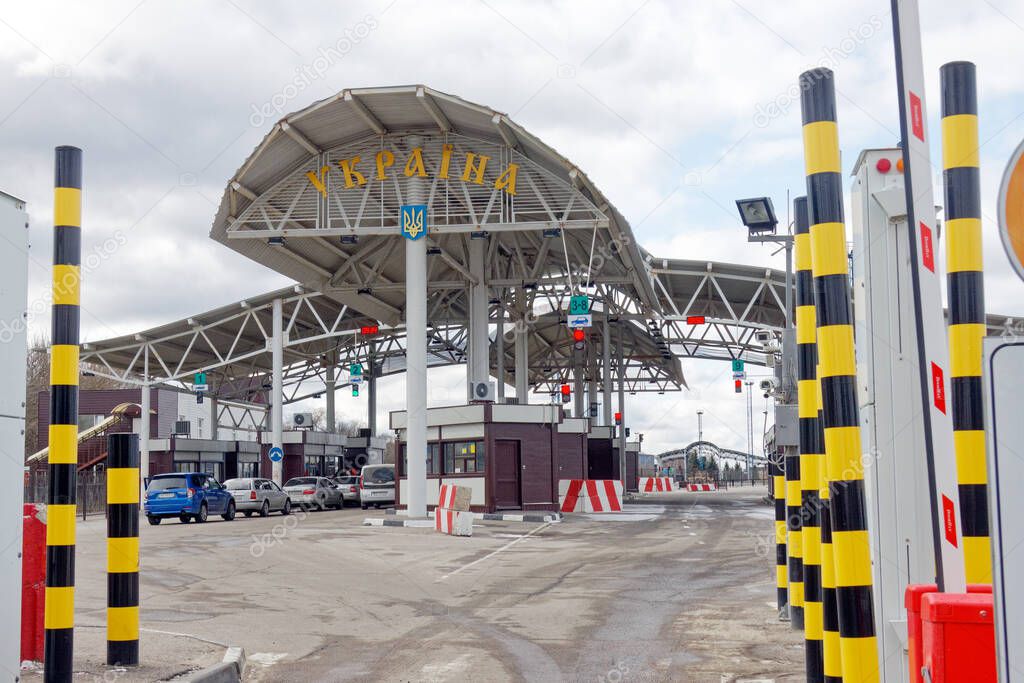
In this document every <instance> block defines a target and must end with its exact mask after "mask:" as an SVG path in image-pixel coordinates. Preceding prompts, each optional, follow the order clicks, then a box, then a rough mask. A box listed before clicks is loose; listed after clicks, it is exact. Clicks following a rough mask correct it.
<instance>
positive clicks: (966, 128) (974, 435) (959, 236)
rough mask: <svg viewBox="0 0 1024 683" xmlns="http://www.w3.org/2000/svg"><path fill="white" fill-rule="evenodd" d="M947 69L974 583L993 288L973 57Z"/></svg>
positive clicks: (964, 478)
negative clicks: (986, 266)
mask: <svg viewBox="0 0 1024 683" xmlns="http://www.w3.org/2000/svg"><path fill="white" fill-rule="evenodd" d="M940 72H941V77H942V78H941V81H942V169H943V170H942V175H943V180H944V181H945V183H944V184H945V195H946V196H945V206H946V230H945V235H946V273H947V275H946V283H947V290H948V292H949V358H950V377H951V383H952V386H951V399H952V405H953V444H954V447H955V449H956V465H957V467H956V470H957V484H958V488H959V493H960V517H961V520H962V524H963V543H964V568H965V570H966V575H967V582H968V583H992V559H991V554H990V553H991V545H990V540H989V529H988V502H987V501H988V474H987V471H986V469H985V468H986V466H985V431H984V429H985V425H984V420H983V417H982V400H981V398H982V393H981V340H982V339H983V338H984V337H985V294H984V285H983V281H982V255H981V184H980V183H981V180H980V177H979V176H980V168H979V161H978V94H977V86H976V75H975V68H974V65H973V64H971V63H970V62H950V63H949V64H946V65H944V66H943V67H942V69H941V70H940Z"/></svg>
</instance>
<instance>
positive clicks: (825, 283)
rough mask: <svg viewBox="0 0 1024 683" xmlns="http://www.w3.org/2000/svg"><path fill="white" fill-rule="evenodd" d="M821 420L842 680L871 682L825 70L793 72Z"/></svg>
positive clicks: (867, 588)
mask: <svg viewBox="0 0 1024 683" xmlns="http://www.w3.org/2000/svg"><path fill="white" fill-rule="evenodd" d="M800 110H801V114H802V120H803V138H804V163H805V169H806V173H807V199H808V210H809V211H810V224H811V260H812V269H813V274H814V294H815V297H814V303H815V309H816V311H815V312H816V316H817V325H818V362H819V368H820V375H819V376H820V381H821V394H822V408H823V409H822V419H823V420H824V431H825V454H826V458H825V459H826V471H827V477H828V479H829V487H830V488H829V494H830V500H831V506H832V507H831V515H830V517H831V522H832V548H833V553H834V555H835V560H836V566H835V569H836V601H837V604H838V616H839V649H840V656H841V658H842V666H843V679H844V680H850V681H857V682H858V683H873V682H874V681H878V680H879V667H878V651H877V640H876V635H875V620H874V605H873V602H872V582H873V579H872V574H871V571H872V570H871V546H870V541H869V538H868V526H867V506H866V503H865V492H864V466H863V463H862V460H861V457H862V454H861V441H860V423H859V420H860V418H859V414H858V413H859V411H858V406H857V384H856V382H857V363H856V358H855V355H854V345H853V313H852V306H851V301H850V283H849V279H848V278H849V265H848V257H847V253H846V227H845V224H844V217H843V190H842V175H841V168H840V157H839V132H838V126H837V124H836V99H835V83H834V81H833V74H832V72H831V71H830V70H829V69H824V68H819V69H812V70H810V71H807V72H804V73H803V74H801V75H800Z"/></svg>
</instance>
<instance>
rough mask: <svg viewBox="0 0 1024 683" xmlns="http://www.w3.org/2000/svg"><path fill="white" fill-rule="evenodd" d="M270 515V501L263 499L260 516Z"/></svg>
mask: <svg viewBox="0 0 1024 683" xmlns="http://www.w3.org/2000/svg"><path fill="white" fill-rule="evenodd" d="M268 516H270V501H269V500H265V501H263V507H261V508H260V517H268Z"/></svg>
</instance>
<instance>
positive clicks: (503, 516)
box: [363, 508, 563, 526]
mask: <svg viewBox="0 0 1024 683" xmlns="http://www.w3.org/2000/svg"><path fill="white" fill-rule="evenodd" d="M404 513H405V511H404V510H402V511H401V514H404ZM384 514H386V515H396V516H397V515H399V514H400V513H399V512H398V511H396V510H395V509H394V508H388V509H387V510H386V511H385V512H384ZM473 519H479V520H484V521H489V522H532V523H537V524H557V523H558V522H561V521H562V519H563V516H562V513H561V512H520V513H514V514H513V513H508V512H474V513H473ZM363 525H364V526H418V525H416V524H405V523H403V521H402V520H397V519H395V520H392V519H376V518H372V517H368V518H366V519H365V520H363Z"/></svg>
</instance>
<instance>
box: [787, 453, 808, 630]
mask: <svg viewBox="0 0 1024 683" xmlns="http://www.w3.org/2000/svg"><path fill="white" fill-rule="evenodd" d="M785 463H786V529H787V530H788V531H789V535H788V537H787V543H786V547H787V549H788V550H789V557H788V561H789V571H788V572H787V573H788V574H789V625H790V626H791V627H793V628H794V629H798V630H801V631H802V630H803V628H804V552H803V547H804V546H803V539H802V536H803V532H802V531H801V529H802V525H801V520H802V519H803V515H802V514H801V511H800V452H799V451H798V450H796V449H790V450H789V451H787V453H786V459H785Z"/></svg>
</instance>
